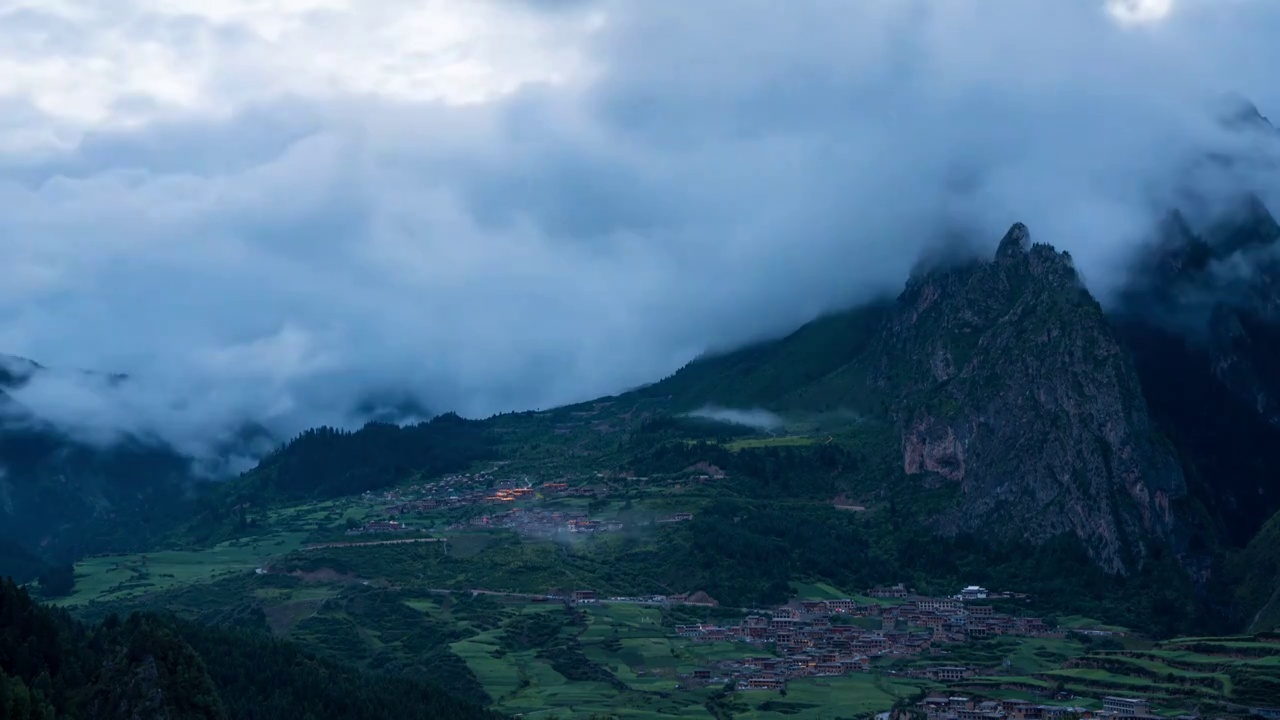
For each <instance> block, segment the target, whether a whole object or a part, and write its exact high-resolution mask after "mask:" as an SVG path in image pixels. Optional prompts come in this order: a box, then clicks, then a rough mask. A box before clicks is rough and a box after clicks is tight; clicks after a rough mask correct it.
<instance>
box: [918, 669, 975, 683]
mask: <svg viewBox="0 0 1280 720" xmlns="http://www.w3.org/2000/svg"><path fill="white" fill-rule="evenodd" d="M972 675H973V670H972V669H970V668H967V667H957V666H954V665H944V666H942V667H931V668H929V669H927V670H925V676H926V677H928V678H929V679H930V680H933V681H935V682H960V681H961V680H964V679H965V678H968V677H971V676H972Z"/></svg>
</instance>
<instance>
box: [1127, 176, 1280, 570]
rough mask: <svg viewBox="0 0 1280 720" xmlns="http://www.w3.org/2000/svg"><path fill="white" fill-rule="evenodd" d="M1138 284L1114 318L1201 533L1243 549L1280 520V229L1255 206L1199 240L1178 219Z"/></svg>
mask: <svg viewBox="0 0 1280 720" xmlns="http://www.w3.org/2000/svg"><path fill="white" fill-rule="evenodd" d="M1131 277H1132V280H1131V282H1130V283H1129V286H1128V287H1127V288H1126V289H1125V291H1124V293H1123V294H1122V297H1121V300H1120V302H1119V304H1118V307H1117V308H1116V311H1115V312H1114V313H1113V317H1114V321H1115V324H1116V327H1117V328H1118V330H1119V332H1120V334H1121V335H1122V337H1124V339H1125V343H1126V346H1127V347H1128V348H1129V350H1130V351H1131V352H1132V354H1133V357H1134V360H1135V363H1136V366H1137V368H1138V370H1139V375H1140V377H1141V378H1142V384H1143V390H1144V395H1145V396H1146V398H1147V400H1148V402H1149V404H1150V406H1151V408H1152V412H1153V414H1154V416H1155V417H1156V418H1157V420H1158V423H1159V424H1160V426H1161V429H1162V431H1163V432H1164V433H1165V434H1166V435H1167V436H1168V437H1169V438H1170V439H1171V440H1173V442H1174V443H1175V444H1176V446H1177V447H1178V448H1179V453H1180V455H1181V457H1182V461H1183V466H1184V468H1185V469H1186V472H1187V474H1188V477H1189V480H1190V483H1189V484H1190V488H1191V492H1192V494H1193V495H1194V496H1195V497H1196V500H1197V502H1198V503H1199V504H1200V505H1201V506H1202V507H1203V508H1204V509H1205V511H1206V513H1207V515H1206V517H1204V518H1203V519H1201V520H1199V522H1200V524H1201V528H1200V529H1198V530H1197V531H1196V534H1197V535H1198V536H1202V537H1207V536H1209V535H1216V536H1218V537H1219V538H1221V539H1224V540H1225V541H1226V542H1227V543H1228V544H1229V545H1232V546H1237V547H1238V546H1243V545H1245V544H1246V543H1248V542H1249V541H1250V539H1251V538H1252V537H1253V536H1254V534H1255V533H1257V532H1258V530H1259V529H1260V528H1261V526H1262V524H1263V523H1264V522H1266V521H1267V519H1268V518H1270V517H1271V516H1272V515H1273V514H1274V513H1276V512H1277V511H1280V479H1278V478H1277V477H1276V474H1275V470H1274V469H1275V467H1277V464H1278V463H1280V225H1278V224H1277V223H1276V221H1275V219H1274V218H1273V217H1272V215H1271V213H1270V212H1269V211H1268V209H1267V208H1266V207H1265V206H1264V205H1263V204H1262V203H1261V201H1260V200H1258V198H1256V197H1248V198H1245V199H1244V200H1243V201H1242V203H1241V204H1240V206H1239V207H1238V208H1237V209H1236V211H1235V212H1233V213H1231V214H1229V215H1228V216H1227V217H1226V218H1224V219H1220V220H1218V221H1216V222H1213V223H1211V224H1209V226H1208V227H1206V228H1204V229H1202V230H1201V231H1200V232H1196V231H1194V230H1192V228H1191V227H1190V225H1189V223H1188V222H1187V220H1186V219H1185V218H1184V217H1183V216H1182V215H1181V214H1179V213H1172V214H1170V215H1169V216H1168V217H1167V218H1166V220H1165V221H1164V222H1163V223H1162V225H1161V227H1160V228H1159V230H1158V232H1157V235H1156V239H1155V241H1154V242H1153V244H1152V246H1151V248H1150V250H1149V251H1148V252H1147V253H1145V254H1144V255H1142V256H1141V257H1140V259H1139V261H1138V262H1137V263H1136V265H1135V267H1134V269H1133V273H1132V275H1131ZM1202 542H1209V541H1208V540H1207V539H1206V540H1203V541H1202Z"/></svg>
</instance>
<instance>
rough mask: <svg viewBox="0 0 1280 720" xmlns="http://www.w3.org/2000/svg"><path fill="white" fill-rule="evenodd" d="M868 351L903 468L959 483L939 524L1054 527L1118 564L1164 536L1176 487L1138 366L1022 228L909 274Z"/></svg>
mask: <svg viewBox="0 0 1280 720" xmlns="http://www.w3.org/2000/svg"><path fill="white" fill-rule="evenodd" d="M877 354H878V367H877V369H876V370H875V371H873V373H872V374H871V382H872V383H873V384H874V385H876V386H878V389H880V390H881V391H884V392H887V393H889V394H890V395H892V396H895V397H896V400H895V401H894V410H893V414H894V416H895V418H896V420H897V422H898V424H899V427H900V432H901V439H902V467H903V470H904V471H905V472H906V474H907V475H910V476H916V477H920V478H921V479H924V480H928V479H934V480H937V481H942V482H952V483H955V484H957V485H958V486H959V488H960V490H961V494H960V501H959V502H958V503H957V504H956V505H955V507H953V508H951V509H950V510H949V511H947V512H946V513H945V515H944V516H943V517H940V518H939V522H940V523H941V525H942V527H944V528H945V529H947V530H952V531H957V530H965V531H974V532H979V533H984V534H992V535H996V536H999V537H1005V538H1009V537H1013V538H1020V539H1025V540H1029V541H1032V542H1040V541H1044V540H1047V539H1049V538H1052V537H1055V536H1059V535H1062V534H1064V533H1069V534H1072V535H1075V536H1076V537H1078V538H1080V540H1082V541H1083V543H1084V546H1085V547H1086V548H1087V549H1088V551H1089V553H1090V555H1091V556H1092V557H1093V558H1094V559H1095V561H1097V562H1098V563H1099V564H1100V565H1101V566H1102V567H1104V568H1106V569H1108V570H1111V571H1117V572H1122V571H1126V570H1128V569H1131V568H1133V567H1135V566H1137V565H1139V564H1141V562H1142V559H1143V556H1144V555H1145V553H1146V544H1147V543H1148V542H1149V541H1150V540H1157V541H1161V540H1171V539H1173V537H1174V536H1175V534H1176V526H1177V520H1176V518H1175V515H1174V512H1173V504H1174V502H1175V501H1176V500H1177V499H1179V498H1181V497H1182V496H1183V495H1184V494H1185V492H1186V486H1185V482H1184V479H1183V476H1182V472H1181V469H1180V467H1179V463H1178V460H1177V457H1176V455H1175V453H1174V451H1173V448H1172V447H1171V446H1170V445H1169V444H1168V443H1167V442H1166V441H1164V440H1163V439H1162V438H1161V437H1160V436H1159V434H1158V433H1157V431H1156V430H1155V428H1154V427H1153V425H1152V422H1151V419H1150V418H1149V417H1148V412H1147V406H1146V403H1145V401H1144V399H1143V396H1142V391H1141V386H1140V383H1139V380H1138V375H1137V373H1136V371H1135V370H1134V367H1133V365H1132V363H1131V361H1130V359H1129V357H1128V355H1127V354H1126V352H1125V351H1124V349H1123V348H1122V347H1121V344H1120V342H1119V341H1118V339H1117V337H1116V335H1115V333H1114V332H1113V330H1112V328H1111V325H1110V323H1109V322H1108V320H1107V318H1106V316H1105V315H1104V314H1103V311H1102V308H1101V307H1100V306H1099V304H1098V303H1097V302H1096V301H1095V300H1094V299H1093V297H1092V296H1090V294H1089V292H1088V291H1087V290H1086V289H1085V288H1084V287H1083V285H1082V284H1081V283H1080V280H1079V277H1078V276H1077V274H1076V271H1075V269H1074V267H1073V265H1072V262H1071V258H1070V256H1068V255H1067V254H1066V253H1061V252H1057V251H1055V250H1054V249H1053V248H1052V247H1050V246H1048V245H1042V244H1032V243H1031V241H1030V235H1029V232H1028V230H1027V228H1026V227H1025V226H1023V225H1021V224H1017V225H1014V226H1013V227H1012V228H1011V229H1010V230H1009V232H1008V234H1007V235H1006V236H1005V237H1004V239H1003V240H1002V241H1001V243H1000V246H999V249H998V251H997V253H996V256H995V258H994V259H993V260H991V261H988V262H975V263H970V264H967V265H964V266H960V267H955V268H950V269H945V270H938V271H933V272H929V273H924V274H921V275H919V276H917V277H914V278H912V279H911V281H910V282H909V283H908V285H907V288H906V289H905V290H904V292H903V293H902V295H901V296H900V297H899V301H898V308H897V310H896V311H895V312H894V313H893V315H892V317H891V318H890V319H889V321H888V322H887V323H886V326H885V330H884V335H883V337H882V340H881V343H880V347H879V349H878V353H877Z"/></svg>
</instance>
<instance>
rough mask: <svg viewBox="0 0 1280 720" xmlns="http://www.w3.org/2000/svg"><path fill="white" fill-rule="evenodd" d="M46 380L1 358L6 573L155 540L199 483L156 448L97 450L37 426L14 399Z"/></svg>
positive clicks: (37, 368) (167, 451)
mask: <svg viewBox="0 0 1280 720" xmlns="http://www.w3.org/2000/svg"><path fill="white" fill-rule="evenodd" d="M47 372H52V371H51V370H49V369H48V368H46V367H44V366H42V365H40V364H38V363H36V362H33V361H31V360H26V359H24V358H16V357H13V356H4V357H3V358H0V519H3V522H2V523H0V561H6V560H7V561H9V562H10V563H11V564H12V562H13V559H14V558H16V557H19V555H20V554H21V553H33V554H36V555H40V556H44V557H55V558H58V557H67V558H70V557H77V556H79V555H82V554H84V553H85V552H87V551H89V550H90V549H93V548H99V549H101V548H103V547H113V548H121V549H124V548H128V547H138V546H139V545H141V544H142V543H145V542H147V541H148V540H151V539H154V538H155V537H156V531H155V528H156V526H157V524H158V523H160V521H162V520H163V519H164V518H166V517H168V516H169V515H170V514H171V513H172V512H173V510H174V508H175V507H177V506H179V505H181V504H183V503H184V502H185V500H186V498H187V497H188V496H189V495H190V493H191V490H192V485H193V483H195V482H197V481H196V479H195V478H194V477H193V474H192V469H191V460H190V459H189V458H186V457H184V456H182V455H181V454H179V453H178V452H176V451H174V450H173V449H172V448H170V447H168V446H167V445H165V444H163V443H160V442H157V441H153V440H148V439H144V438H133V437H126V438H121V439H120V440H119V441H117V442H114V443H112V444H109V445H101V444H95V443H90V442H86V441H85V440H82V439H79V438H77V437H74V436H72V435H70V434H68V433H66V432H64V431H63V430H61V429H59V428H58V427H55V426H53V425H51V424H49V423H48V422H46V421H44V420H43V419H42V418H40V417H39V416H38V415H36V414H35V413H34V412H33V411H31V410H30V409H29V408H27V407H26V406H24V405H23V404H22V403H21V401H20V400H19V399H17V398H18V397H20V393H21V390H22V389H23V388H24V387H25V386H26V385H27V384H28V383H31V382H35V381H37V380H38V379H39V376H40V375H41V374H42V373H47ZM92 375H94V377H95V378H97V379H99V380H104V381H105V382H108V383H111V382H122V381H124V378H123V376H113V375H108V376H103V375H96V374H92ZM23 547H25V549H20V548H23ZM17 576H18V577H23V576H24V575H22V574H18V575H17Z"/></svg>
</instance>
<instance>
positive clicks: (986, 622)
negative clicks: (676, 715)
mask: <svg viewBox="0 0 1280 720" xmlns="http://www.w3.org/2000/svg"><path fill="white" fill-rule="evenodd" d="M867 594H868V596H869V597H871V598H873V599H881V600H884V599H890V598H892V599H896V600H901V602H899V603H896V604H889V603H885V602H875V601H874V600H873V601H872V602H861V603H860V602H858V601H856V600H852V599H839V600H803V601H800V600H797V601H792V602H791V603H788V604H787V605H785V606H782V607H779V608H775V609H773V610H772V611H771V612H769V613H764V614H762V613H756V614H751V615H748V616H747V617H746V618H745V619H744V620H743V621H742V622H741V623H739V624H736V625H723V626H721V625H710V624H700V625H682V626H677V627H676V628H675V633H676V635H677V636H679V637H682V638H686V639H689V640H693V641H695V642H698V641H702V642H715V641H736V642H746V643H752V644H756V645H760V646H762V647H763V646H769V647H771V648H772V649H773V651H774V653H775V656H768V657H751V658H745V659H742V660H726V661H722V662H720V663H717V664H716V665H715V666H714V667H710V668H701V669H699V670H696V671H695V672H694V673H693V674H692V675H690V676H689V677H688V678H687V681H688V683H689V684H690V685H691V686H698V685H706V684H711V683H725V682H729V681H733V682H735V683H736V684H737V686H738V688H739V689H742V690H778V689H781V688H783V687H784V686H785V685H786V682H787V681H788V680H791V679H794V678H800V677H813V676H839V675H845V674H848V673H851V672H858V671H864V670H868V669H869V668H870V664H871V658H873V657H880V656H909V655H922V654H932V655H941V654H943V653H945V650H944V649H943V647H942V646H943V645H945V644H948V643H963V642H969V641H973V640H979V639H983V638H987V637H992V636H996V635H1020V636H1028V637H1063V633H1061V632H1059V631H1056V630H1053V629H1051V628H1049V627H1048V626H1047V625H1046V624H1045V623H1044V621H1043V620H1041V619H1039V618H1031V617H1017V616H1012V615H1007V614H1003V613H998V612H996V611H995V609H994V607H993V606H991V605H985V604H981V601H982V600H985V599H987V598H989V597H991V596H992V594H991V593H988V592H987V591H986V590H985V589H983V588H981V587H977V586H970V587H966V588H964V589H963V590H961V591H960V592H959V593H958V594H957V595H955V596H954V597H946V598H935V597H920V596H914V595H912V594H911V593H910V592H909V591H908V590H907V589H906V588H905V587H904V586H902V585H895V586H893V587H889V588H872V589H870V590H868V591H867ZM876 626H878V627H876ZM974 672H975V670H974V669H973V668H968V667H951V666H939V667H930V668H928V669H925V670H920V671H918V674H919V675H920V676H922V677H927V678H928V679H930V680H935V681H939V682H948V681H958V680H961V679H963V678H966V677H969V676H971V675H973V674H974Z"/></svg>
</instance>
